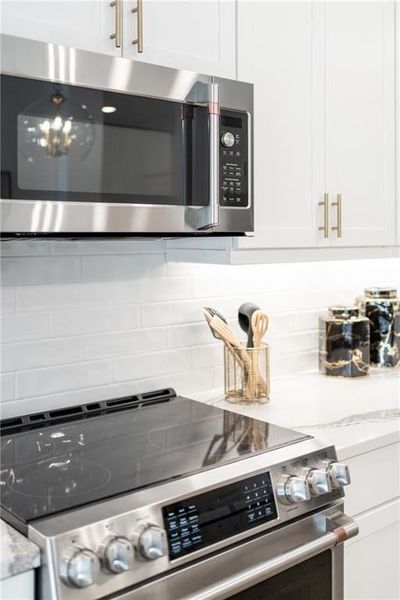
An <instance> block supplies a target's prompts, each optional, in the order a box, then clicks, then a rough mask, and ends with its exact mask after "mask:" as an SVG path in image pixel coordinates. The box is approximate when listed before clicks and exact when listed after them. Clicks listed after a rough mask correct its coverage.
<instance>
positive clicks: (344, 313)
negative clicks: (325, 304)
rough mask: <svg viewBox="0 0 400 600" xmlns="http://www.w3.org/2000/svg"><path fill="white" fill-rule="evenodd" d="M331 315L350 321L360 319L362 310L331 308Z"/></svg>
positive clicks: (352, 307)
mask: <svg viewBox="0 0 400 600" xmlns="http://www.w3.org/2000/svg"><path fill="white" fill-rule="evenodd" d="M329 314H330V315H331V316H332V317H335V318H341V319H349V318H350V317H359V316H360V309H359V308H358V307H357V306H330V307H329Z"/></svg>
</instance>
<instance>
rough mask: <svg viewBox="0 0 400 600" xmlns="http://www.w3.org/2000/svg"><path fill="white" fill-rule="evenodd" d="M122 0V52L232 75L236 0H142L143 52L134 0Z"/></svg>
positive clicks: (177, 65)
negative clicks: (138, 38) (133, 10)
mask: <svg viewBox="0 0 400 600" xmlns="http://www.w3.org/2000/svg"><path fill="white" fill-rule="evenodd" d="M123 1H124V48H123V55H124V56H125V58H134V59H136V60H142V61H144V62H149V63H154V64H159V65H165V66H168V67H173V68H176V69H186V70H189V71H196V72H198V73H205V74H211V75H218V76H222V77H230V78H234V77H235V76H236V60H235V57H236V7H235V0H207V1H206V2H205V1H204V0H143V1H142V11H143V13H142V14H143V52H142V53H139V52H138V47H137V45H133V44H132V41H133V40H135V39H137V37H138V13H137V12H136V13H132V9H134V8H135V7H136V6H137V0H123Z"/></svg>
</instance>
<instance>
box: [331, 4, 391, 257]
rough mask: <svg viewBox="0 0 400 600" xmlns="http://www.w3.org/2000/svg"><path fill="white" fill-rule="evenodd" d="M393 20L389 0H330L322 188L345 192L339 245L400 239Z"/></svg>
mask: <svg viewBox="0 0 400 600" xmlns="http://www.w3.org/2000/svg"><path fill="white" fill-rule="evenodd" d="M394 19H395V13H394V2H391V1H388V2H381V1H373V2H370V1H362V2H334V1H330V0H328V2H326V19H325V31H326V38H325V57H326V58H325V111H326V113H325V114H326V116H325V136H326V158H325V161H326V186H325V187H326V190H324V191H329V193H330V196H331V201H332V200H333V199H334V198H335V196H336V194H338V193H339V194H341V197H342V237H341V238H339V237H337V232H336V231H335V230H332V229H331V237H332V243H333V244H334V245H335V246H336V245H341V246H373V245H390V244H392V243H393V242H394V236H395V178H394V168H395V162H394V161H395V119H394V105H395V94H394V87H395V80H394V76H395V67H394V58H395V46H394V44H395V35H394V33H395V20H394ZM330 222H331V227H332V226H333V227H335V226H336V225H337V214H336V208H335V207H333V206H331V210H330Z"/></svg>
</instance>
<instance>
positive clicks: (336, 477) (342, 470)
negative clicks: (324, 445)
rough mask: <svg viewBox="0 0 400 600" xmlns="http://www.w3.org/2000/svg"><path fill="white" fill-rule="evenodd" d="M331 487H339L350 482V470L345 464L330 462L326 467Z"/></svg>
mask: <svg viewBox="0 0 400 600" xmlns="http://www.w3.org/2000/svg"><path fill="white" fill-rule="evenodd" d="M326 471H327V473H328V477H329V479H330V482H331V484H332V487H333V488H341V487H344V486H345V485H349V483H351V478H350V471H349V467H348V466H347V465H343V464H342V463H335V462H333V463H331V464H330V465H328V467H327V469H326Z"/></svg>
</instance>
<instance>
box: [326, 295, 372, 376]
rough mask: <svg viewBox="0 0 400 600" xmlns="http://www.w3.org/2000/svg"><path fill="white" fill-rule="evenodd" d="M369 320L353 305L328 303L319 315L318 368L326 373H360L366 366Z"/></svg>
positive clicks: (334, 374)
mask: <svg viewBox="0 0 400 600" xmlns="http://www.w3.org/2000/svg"><path fill="white" fill-rule="evenodd" d="M369 330H370V324H369V320H368V319H367V318H366V317H365V316H362V315H360V310H359V308H357V307H354V306H330V307H329V314H328V315H326V316H324V317H320V319H319V368H320V371H321V372H322V373H324V374H325V375H333V376H336V377H338V376H339V377H361V376H363V375H367V374H368V370H369V348H370V347H369V335H370V334H369Z"/></svg>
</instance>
